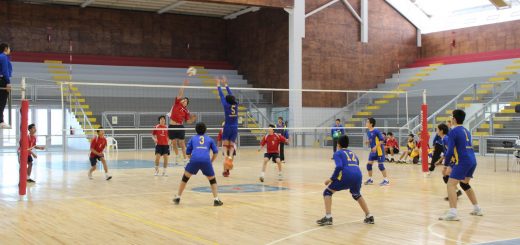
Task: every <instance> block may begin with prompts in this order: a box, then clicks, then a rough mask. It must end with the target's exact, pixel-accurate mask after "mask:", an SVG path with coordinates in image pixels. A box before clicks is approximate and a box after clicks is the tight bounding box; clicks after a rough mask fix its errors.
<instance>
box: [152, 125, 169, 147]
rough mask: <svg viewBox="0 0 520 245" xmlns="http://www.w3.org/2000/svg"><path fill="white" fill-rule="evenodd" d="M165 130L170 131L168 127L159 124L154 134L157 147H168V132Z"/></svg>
mask: <svg viewBox="0 0 520 245" xmlns="http://www.w3.org/2000/svg"><path fill="white" fill-rule="evenodd" d="M163 129H168V127H166V125H161V124H157V125H156V126H155V130H154V131H153V132H152V135H154V136H155V138H157V145H168V131H167V130H163Z"/></svg>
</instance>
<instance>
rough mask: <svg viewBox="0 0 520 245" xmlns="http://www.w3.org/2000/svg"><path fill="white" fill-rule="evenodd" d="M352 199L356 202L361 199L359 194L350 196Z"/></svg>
mask: <svg viewBox="0 0 520 245" xmlns="http://www.w3.org/2000/svg"><path fill="white" fill-rule="evenodd" d="M352 198H354V200H356V201H357V200H358V199H359V198H361V194H352Z"/></svg>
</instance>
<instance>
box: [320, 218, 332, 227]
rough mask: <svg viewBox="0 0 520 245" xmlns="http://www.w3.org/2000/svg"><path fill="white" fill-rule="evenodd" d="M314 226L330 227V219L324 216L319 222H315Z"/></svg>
mask: <svg viewBox="0 0 520 245" xmlns="http://www.w3.org/2000/svg"><path fill="white" fill-rule="evenodd" d="M316 224H318V225H322V226H323V225H332V217H330V218H327V217H326V216H325V217H323V218H321V219H319V220H316Z"/></svg>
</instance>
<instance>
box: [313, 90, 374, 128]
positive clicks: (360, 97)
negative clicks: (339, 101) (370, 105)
mask: <svg viewBox="0 0 520 245" xmlns="http://www.w3.org/2000/svg"><path fill="white" fill-rule="evenodd" d="M368 94H369V93H364V94H363V95H361V96H359V93H358V97H357V98H356V99H355V100H354V101H352V102H350V103H349V104H348V105H346V106H344V107H343V108H341V109H339V110H338V111H337V112H335V113H334V114H333V115H332V116H330V117H328V118H327V119H325V120H324V121H323V122H321V123H320V124H318V125H317V126H316V127H322V126H323V125H325V124H328V122H329V121H331V120H335V119H336V118H337V115H338V114H340V113H343V112H346V111H350V109H349V108H350V107H355V106H356V105H357V104H358V103H360V101H361V100H362V99H364V97H366V96H368ZM354 109H355V108H354Z"/></svg>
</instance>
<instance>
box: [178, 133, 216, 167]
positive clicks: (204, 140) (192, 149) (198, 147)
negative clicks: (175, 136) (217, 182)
mask: <svg viewBox="0 0 520 245" xmlns="http://www.w3.org/2000/svg"><path fill="white" fill-rule="evenodd" d="M210 151H212V152H213V154H216V153H217V152H218V147H217V145H216V144H215V142H214V141H213V139H211V138H210V137H209V136H206V135H195V136H193V137H191V139H190V141H189V142H188V146H187V147H186V154H187V155H191V158H190V161H196V162H206V161H207V162H211V159H210V156H209V152H210Z"/></svg>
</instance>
